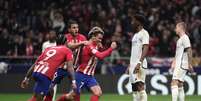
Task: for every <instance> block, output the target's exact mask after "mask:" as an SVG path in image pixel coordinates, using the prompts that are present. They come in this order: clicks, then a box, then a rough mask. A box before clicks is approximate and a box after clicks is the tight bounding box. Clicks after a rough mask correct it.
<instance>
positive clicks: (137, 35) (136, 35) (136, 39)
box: [132, 34, 142, 44]
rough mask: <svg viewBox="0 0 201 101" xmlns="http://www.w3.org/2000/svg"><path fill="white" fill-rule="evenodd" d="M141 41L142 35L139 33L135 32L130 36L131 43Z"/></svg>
mask: <svg viewBox="0 0 201 101" xmlns="http://www.w3.org/2000/svg"><path fill="white" fill-rule="evenodd" d="M140 43H142V37H141V35H140V34H135V35H134V36H133V38H132V44H140Z"/></svg>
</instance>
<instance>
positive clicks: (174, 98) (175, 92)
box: [171, 86, 179, 101]
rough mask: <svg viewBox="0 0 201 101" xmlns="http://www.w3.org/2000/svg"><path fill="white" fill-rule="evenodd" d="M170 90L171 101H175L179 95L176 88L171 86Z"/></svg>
mask: <svg viewBox="0 0 201 101" xmlns="http://www.w3.org/2000/svg"><path fill="white" fill-rule="evenodd" d="M171 89H172V101H177V98H178V94H179V89H178V86H172V87H171Z"/></svg>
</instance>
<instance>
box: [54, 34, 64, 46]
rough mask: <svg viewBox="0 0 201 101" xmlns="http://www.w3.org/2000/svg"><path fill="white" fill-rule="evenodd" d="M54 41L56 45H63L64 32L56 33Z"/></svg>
mask: <svg viewBox="0 0 201 101" xmlns="http://www.w3.org/2000/svg"><path fill="white" fill-rule="evenodd" d="M56 43H57V45H64V44H65V43H66V37H65V35H64V34H59V35H57V38H56Z"/></svg>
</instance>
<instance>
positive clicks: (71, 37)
mask: <svg viewBox="0 0 201 101" xmlns="http://www.w3.org/2000/svg"><path fill="white" fill-rule="evenodd" d="M65 37H66V39H67V42H66V45H67V46H68V47H69V48H70V49H71V50H72V52H73V56H74V57H75V58H74V61H73V67H74V68H75V69H76V68H77V65H78V63H79V56H80V52H81V48H82V46H84V45H87V44H89V42H88V41H87V39H86V37H85V36H84V35H83V34H81V33H79V26H78V23H77V22H76V21H74V20H69V22H68V33H67V34H65ZM67 75H68V73H67V71H66V68H65V67H62V68H58V70H57V72H56V77H55V78H54V80H53V81H52V83H53V85H55V84H59V83H60V82H61V80H62V79H63V78H64V77H65V76H67ZM56 87H57V86H55V88H54V90H55V91H54V97H55V95H56ZM66 96H67V95H66ZM48 97H49V98H51V97H50V96H48Z"/></svg>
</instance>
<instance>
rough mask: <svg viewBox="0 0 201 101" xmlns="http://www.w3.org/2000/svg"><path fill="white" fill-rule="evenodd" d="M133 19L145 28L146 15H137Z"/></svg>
mask: <svg viewBox="0 0 201 101" xmlns="http://www.w3.org/2000/svg"><path fill="white" fill-rule="evenodd" d="M133 17H134V18H135V19H136V20H137V21H139V22H140V24H141V25H143V26H144V25H145V23H146V19H145V16H144V15H142V14H135V15H134V16H133Z"/></svg>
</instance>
